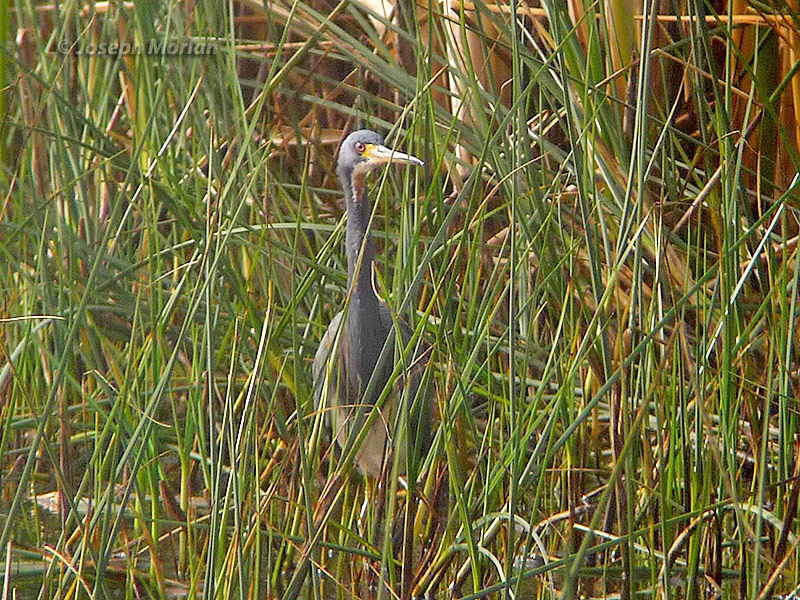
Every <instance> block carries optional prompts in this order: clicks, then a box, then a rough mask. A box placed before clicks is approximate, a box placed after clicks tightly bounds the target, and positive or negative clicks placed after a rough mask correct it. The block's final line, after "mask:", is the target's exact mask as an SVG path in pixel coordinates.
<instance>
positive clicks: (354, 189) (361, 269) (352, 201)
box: [342, 178, 378, 308]
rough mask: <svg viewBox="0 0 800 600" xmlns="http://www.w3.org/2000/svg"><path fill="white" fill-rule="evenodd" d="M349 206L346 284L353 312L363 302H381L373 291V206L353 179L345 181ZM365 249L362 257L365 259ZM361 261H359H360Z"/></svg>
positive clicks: (364, 186)
mask: <svg viewBox="0 0 800 600" xmlns="http://www.w3.org/2000/svg"><path fill="white" fill-rule="evenodd" d="M342 186H343V187H344V191H345V199H346V202H347V234H346V236H345V245H346V247H347V283H348V287H349V288H350V289H351V290H352V297H351V299H350V306H351V308H352V307H353V306H354V305H356V306H357V305H358V304H359V303H360V302H367V303H370V302H372V301H374V302H376V303H377V302H378V298H377V296H376V295H375V291H374V290H373V288H372V261H373V260H374V259H375V244H374V242H373V241H372V234H371V233H370V232H369V218H370V212H371V211H370V205H369V200H368V199H367V192H366V185H365V184H364V182H363V179H362V181H361V182H359V184H358V185H356V186H353V185H352V183H351V181H350V179H349V178H347V179H346V180H343V181H342ZM362 248H363V256H362ZM359 259H360V260H359Z"/></svg>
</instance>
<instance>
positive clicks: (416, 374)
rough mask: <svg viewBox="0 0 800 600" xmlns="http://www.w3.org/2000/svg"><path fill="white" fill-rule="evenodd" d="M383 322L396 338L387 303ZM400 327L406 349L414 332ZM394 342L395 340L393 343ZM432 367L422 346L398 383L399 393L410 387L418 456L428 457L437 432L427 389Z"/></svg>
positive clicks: (382, 311) (413, 438)
mask: <svg viewBox="0 0 800 600" xmlns="http://www.w3.org/2000/svg"><path fill="white" fill-rule="evenodd" d="M380 316H381V322H382V323H383V325H384V327H386V329H387V330H388V331H389V332H390V333H389V335H390V336H392V337H394V335H395V334H394V331H395V329H394V321H392V313H391V310H390V309H389V307H388V306H387V305H386V303H384V302H381V304H380ZM398 325H399V327H400V337H401V339H402V340H403V345H407V344H408V343H409V342H410V341H411V337H412V336H413V334H414V332H413V330H412V329H411V327H409V325H408V323H406V322H405V321H403V320H400V319H398ZM392 341H394V340H392ZM427 363H428V348H427V346H425V345H424V344H420V345H419V347H418V348H417V349H416V351H415V352H414V353H413V354H411V355H410V356H409V357H408V359H407V364H408V371H406V373H404V374H403V375H402V376H401V377H400V378H399V379H398V380H397V382H396V383H395V388H396V389H397V390H398V391H399V390H402V389H403V388H404V387H405V386H406V385H407V386H408V398H409V401H410V402H411V405H410V406H411V411H410V412H409V428H410V431H411V434H412V435H411V439H410V442H411V443H412V444H413V445H415V446H416V449H417V452H416V454H417V455H418V456H423V454H424V453H427V452H428V450H429V449H430V445H431V441H432V440H431V433H432V431H433V407H432V397H431V393H430V390H429V389H427V386H423V385H422V384H423V375H424V373H425V366H426V365H427Z"/></svg>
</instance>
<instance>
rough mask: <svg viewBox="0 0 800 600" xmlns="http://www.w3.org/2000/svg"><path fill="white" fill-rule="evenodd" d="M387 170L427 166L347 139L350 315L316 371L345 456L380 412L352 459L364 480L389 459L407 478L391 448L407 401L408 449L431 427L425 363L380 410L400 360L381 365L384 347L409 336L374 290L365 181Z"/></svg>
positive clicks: (358, 137) (366, 141)
mask: <svg viewBox="0 0 800 600" xmlns="http://www.w3.org/2000/svg"><path fill="white" fill-rule="evenodd" d="M387 163H403V164H408V165H413V166H423V165H424V163H423V162H422V161H421V160H420V159H418V158H417V157H415V156H411V155H409V154H404V153H402V152H398V151H396V150H392V149H391V148H389V147H387V146H386V145H384V141H383V138H382V137H381V136H380V135H379V134H378V133H376V132H374V131H370V130H367V129H362V130H359V131H355V132H353V133H351V134H350V135H348V136H347V137H346V138H345V140H344V142H342V145H341V148H340V149H339V159H338V164H337V169H336V170H337V175H338V176H339V182H340V184H341V186H342V189H343V190H344V196H345V203H346V210H347V231H346V235H345V249H346V253H347V283H348V290H349V295H350V298H349V303H348V304H347V307H346V309H345V310H344V311H342V312H340V313H338V314H337V315H336V316H334V317H333V319H332V320H331V322H330V325H329V326H328V329H327V331H326V332H325V334H324V335H323V337H322V341H321V342H320V345H319V349H318V350H317V353H316V355H315V357H314V368H313V374H314V387H315V392H314V394H315V407H316V409H317V410H318V411H319V410H325V414H326V420H327V423H328V426H329V427H330V429H331V431H332V434H333V437H334V439H335V440H336V443H337V444H338V445H339V447H340V448H342V449H344V448H345V447H346V444H347V441H348V438H349V437H350V436H354V435H360V434H361V433H360V429H361V428H363V426H364V424H365V423H366V422H367V417H368V415H369V414H370V413H371V412H372V411H373V410H377V411H378V414H377V415H376V416H375V417H374V418H373V419H372V421H371V426H370V428H369V430H368V431H367V432H366V433H365V434H364V439H363V442H362V444H361V446H360V447H359V449H358V451H357V453H356V457H355V464H356V466H357V467H358V469H359V470H360V471H361V472H362V474H364V475H366V476H368V477H371V478H373V479H377V478H378V477H380V475H381V473H382V472H383V468H384V464H385V459H386V457H387V456H391V455H392V454H391V453H392V452H393V453H394V457H395V458H396V460H397V461H398V468H399V470H400V474H403V473H404V472H405V464H406V445H405V444H396V443H395V442H394V440H395V439H396V438H397V434H398V432H396V431H393V427H394V426H395V423H397V422H399V421H398V420H397V419H396V418H395V417H396V411H397V408H398V406H399V405H400V404H401V401H400V398H401V397H402V396H403V394H406V396H405V398H406V402H408V403H409V404H408V406H410V407H411V410H410V412H409V419H408V421H407V423H408V434H409V437H408V438H407V440H408V444H409V447H415V448H419V449H423V448H426V447H427V445H428V439H429V438H428V437H426V436H429V433H430V430H431V429H432V427H431V426H430V423H429V422H426V421H429V420H430V412H431V411H430V400H429V399H427V398H419V399H417V395H418V392H419V391H420V382H421V377H422V373H421V371H422V369H421V368H420V363H421V362H422V361H421V360H419V359H420V356H414V357H412V360H409V361H408V362H409V364H410V363H414V362H416V365H415V366H413V367H410V368H409V369H407V370H406V372H404V373H401V376H400V377H399V378H398V379H397V380H396V382H395V384H394V387H393V389H392V390H391V393H390V396H389V398H388V399H387V401H386V402H384V403H381V406H377V402H378V400H379V399H380V397H381V394H382V392H383V390H384V388H385V387H386V384H387V382H388V381H389V378H390V377H391V375H392V372H393V371H394V356H395V352H384V353H383V358H386V357H387V356H388V360H381V361H380V363H379V358H380V357H381V354H382V351H383V349H384V345H385V344H387V342H388V343H389V344H394V343H395V342H396V341H397V340H400V341H402V343H403V347H405V346H406V345H407V344H408V343H409V340H410V339H411V336H412V331H411V328H410V327H409V326H408V325H407V324H405V323H403V322H399V321H398V322H399V323H400V324H399V331H397V329H396V328H395V320H394V319H393V318H392V314H391V311H390V309H389V307H388V306H387V305H386V303H385V302H383V301H382V300H381V299H380V298H379V297H378V294H377V293H376V291H375V287H374V285H373V260H374V258H375V244H374V241H373V239H372V234H371V233H370V231H369V222H370V215H371V213H372V206H371V203H370V201H369V199H368V194H367V184H366V178H367V175H368V174H369V173H370V172H372V171H373V170H375V169H377V168H378V167H379V166H381V165H384V164H387ZM340 330H341V331H340ZM398 333H399V335H398ZM337 337H338V338H339V339H338V342H337ZM332 353H333V356H332ZM323 404H324V405H325V406H323ZM354 430H355V431H354Z"/></svg>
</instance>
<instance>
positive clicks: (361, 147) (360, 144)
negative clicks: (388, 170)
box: [356, 142, 367, 154]
mask: <svg viewBox="0 0 800 600" xmlns="http://www.w3.org/2000/svg"><path fill="white" fill-rule="evenodd" d="M366 149H367V147H366V146H365V145H364V142H356V152H358V153H359V154H363V153H364V150H366Z"/></svg>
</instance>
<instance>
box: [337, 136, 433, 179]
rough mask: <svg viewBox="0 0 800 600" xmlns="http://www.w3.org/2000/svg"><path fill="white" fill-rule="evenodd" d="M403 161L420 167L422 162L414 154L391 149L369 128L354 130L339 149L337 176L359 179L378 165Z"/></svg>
mask: <svg viewBox="0 0 800 600" xmlns="http://www.w3.org/2000/svg"><path fill="white" fill-rule="evenodd" d="M390 162H392V163H405V164H409V165H415V166H418V167H421V166H422V165H424V164H425V163H423V162H422V161H421V160H420V159H418V158H417V157H416V156H410V155H408V154H404V153H402V152H398V151H397V150H392V149H391V148H388V147H387V146H385V145H384V144H383V138H382V137H381V136H380V135H378V134H377V133H375V132H374V131H370V130H369V129H361V130H359V131H354V132H353V133H351V134H350V135H348V136H347V137H346V138H345V140H344V142H342V147H341V148H340V149H339V164H338V167H337V170H338V172H339V176H340V177H343V178H348V179H349V178H352V179H357V180H361V179H363V177H364V176H365V175H366V174H367V173H369V172H370V171H372V170H373V169H375V168H376V167H379V166H380V165H383V164H386V163H390Z"/></svg>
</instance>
